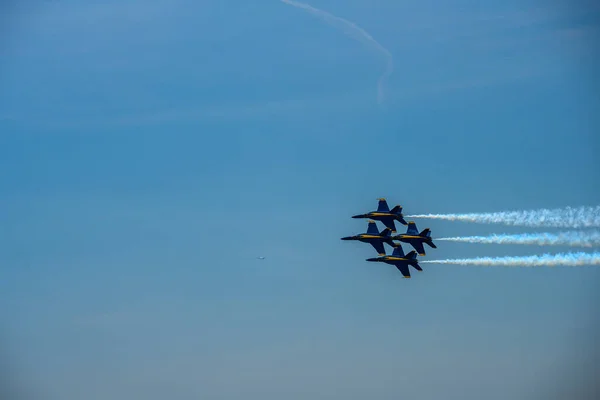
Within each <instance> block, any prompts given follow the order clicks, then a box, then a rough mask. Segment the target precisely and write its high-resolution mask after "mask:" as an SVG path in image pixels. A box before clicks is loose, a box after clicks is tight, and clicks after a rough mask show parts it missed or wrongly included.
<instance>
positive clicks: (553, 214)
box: [406, 206, 600, 228]
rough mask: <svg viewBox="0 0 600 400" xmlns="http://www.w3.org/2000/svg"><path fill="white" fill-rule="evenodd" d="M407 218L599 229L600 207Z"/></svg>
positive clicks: (423, 215)
mask: <svg viewBox="0 0 600 400" xmlns="http://www.w3.org/2000/svg"><path fill="white" fill-rule="evenodd" d="M406 218H430V219H445V220H449V221H465V222H477V223H482V224H493V223H500V224H505V225H519V226H534V227H541V226H551V227H555V228H597V227H600V206H595V207H566V208H555V209H541V210H529V211H502V212H494V213H472V214H419V215H408V216H407V217H406Z"/></svg>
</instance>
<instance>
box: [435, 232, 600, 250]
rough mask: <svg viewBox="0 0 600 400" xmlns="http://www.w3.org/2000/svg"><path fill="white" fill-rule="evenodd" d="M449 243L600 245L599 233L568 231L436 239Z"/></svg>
mask: <svg viewBox="0 0 600 400" xmlns="http://www.w3.org/2000/svg"><path fill="white" fill-rule="evenodd" d="M435 240H446V241H450V242H464V243H495V244H533V245H539V246H546V245H551V246H560V245H565V246H573V247H594V246H598V245H600V231H590V232H586V231H569V232H560V233H548V232H546V233H520V234H516V235H508V234H499V235H498V234H493V235H490V236H458V237H447V238H437V239H435Z"/></svg>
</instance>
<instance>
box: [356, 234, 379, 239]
mask: <svg viewBox="0 0 600 400" xmlns="http://www.w3.org/2000/svg"><path fill="white" fill-rule="evenodd" d="M360 237H361V238H362V239H381V236H377V235H361V236H360Z"/></svg>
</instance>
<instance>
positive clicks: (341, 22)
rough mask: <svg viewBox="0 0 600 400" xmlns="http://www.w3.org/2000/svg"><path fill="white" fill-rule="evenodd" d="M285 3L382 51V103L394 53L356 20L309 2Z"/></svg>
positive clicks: (379, 89) (288, 0)
mask: <svg viewBox="0 0 600 400" xmlns="http://www.w3.org/2000/svg"><path fill="white" fill-rule="evenodd" d="M280 1H281V2H283V3H285V4H289V5H290V6H292V7H296V8H299V9H302V10H305V11H308V12H309V13H311V14H313V15H315V16H317V17H318V18H321V19H322V20H324V21H325V22H326V23H327V24H329V25H331V26H333V27H334V28H337V29H340V30H342V31H343V32H344V33H345V34H347V35H349V36H351V37H353V38H355V39H356V40H358V41H360V42H363V43H365V44H366V45H367V46H369V47H372V48H375V49H376V50H377V51H379V52H380V53H382V54H383V55H384V56H385V58H386V60H387V62H386V69H385V72H384V73H383V75H381V77H380V78H379V82H378V84H377V101H378V102H379V103H380V104H381V103H382V102H383V100H384V85H385V81H386V79H388V78H389V76H390V75H391V74H392V72H393V70H394V60H393V57H392V53H390V52H389V50H388V49H386V48H385V47H383V46H382V45H381V44H380V43H379V42H378V41H377V40H375V39H374V38H373V37H372V36H371V35H370V34H369V33H368V32H367V31H365V30H364V29H363V28H361V27H360V26H358V25H356V24H355V23H354V22H351V21H348V20H347V19H344V18H341V17H338V16H336V15H333V14H330V13H328V12H326V11H323V10H320V9H318V8H315V7H312V6H310V5H308V4H304V3H300V2H296V1H292V0H280Z"/></svg>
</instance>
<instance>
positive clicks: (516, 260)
mask: <svg viewBox="0 0 600 400" xmlns="http://www.w3.org/2000/svg"><path fill="white" fill-rule="evenodd" d="M419 263H420V264H423V263H429V264H458V265H481V266H501V267H540V266H548V267H556V266H565V267H580V266H585V265H600V253H560V254H543V255H541V256H524V257H495V258H493V257H479V258H462V259H461V258H459V259H453V260H424V261H419Z"/></svg>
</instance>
